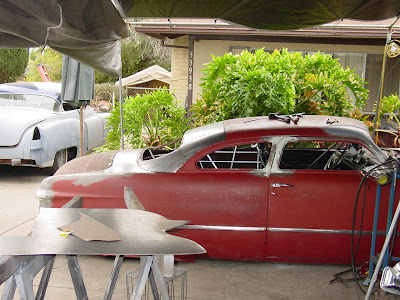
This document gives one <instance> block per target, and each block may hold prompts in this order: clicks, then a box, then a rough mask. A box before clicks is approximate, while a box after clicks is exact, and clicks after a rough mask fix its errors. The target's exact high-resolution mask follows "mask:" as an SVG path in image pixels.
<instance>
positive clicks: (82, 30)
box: [0, 0, 400, 76]
mask: <svg viewBox="0 0 400 300" xmlns="http://www.w3.org/2000/svg"><path fill="white" fill-rule="evenodd" d="M399 13H400V1H398V0H279V1H278V0H264V1H261V0H253V1H248V0H165V1H158V0H141V1H137V0H120V1H118V0H4V1H0V48H26V47H38V46H44V45H46V46H49V47H51V48H53V49H54V50H57V51H59V52H60V53H63V54H65V55H68V56H70V57H72V58H73V59H76V60H78V61H80V62H83V63H85V64H87V65H89V66H92V67H94V68H96V69H98V70H100V71H102V72H104V73H106V74H109V75H111V76H119V75H120V74H121V60H120V51H121V49H120V44H119V40H120V39H122V38H125V37H127V36H129V34H130V30H129V28H128V27H127V26H126V24H125V23H124V20H123V18H122V17H125V16H126V17H138V18H140V17H165V18H173V17H188V18H218V19H223V20H227V21H230V22H234V23H238V24H241V25H245V26H249V27H253V28H259V29H270V30H289V29H298V28H304V27H310V26H315V25H319V24H323V23H328V22H332V21H335V20H341V19H344V18H347V19H359V20H379V19H386V18H390V17H394V16H396V15H398V14H399Z"/></svg>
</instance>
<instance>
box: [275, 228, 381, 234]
mask: <svg viewBox="0 0 400 300" xmlns="http://www.w3.org/2000/svg"><path fill="white" fill-rule="evenodd" d="M267 230H268V231H271V232H297V233H329V234H351V230H337V229H336V230H332V229H309V228H277V227H269V228H268V229H267ZM359 233H360V231H359V230H355V231H354V234H359ZM362 234H363V235H372V232H371V231H363V232H362ZM377 235H386V232H385V231H378V232H377Z"/></svg>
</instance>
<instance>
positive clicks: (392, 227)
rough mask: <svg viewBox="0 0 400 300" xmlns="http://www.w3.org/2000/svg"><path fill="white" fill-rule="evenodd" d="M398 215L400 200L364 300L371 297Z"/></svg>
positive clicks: (399, 212)
mask: <svg viewBox="0 0 400 300" xmlns="http://www.w3.org/2000/svg"><path fill="white" fill-rule="evenodd" d="M399 215H400V200H399V203H398V204H397V208H396V212H395V213H394V217H393V220H392V224H390V228H389V231H388V233H387V235H386V239H385V243H384V244H383V247H382V250H381V254H380V255H379V259H378V262H377V263H376V266H375V271H374V275H373V276H372V279H371V282H370V283H369V287H368V291H367V294H366V295H365V300H368V299H369V298H370V297H371V295H372V290H373V289H374V285H375V282H376V279H377V278H378V274H379V272H380V269H381V266H382V262H383V259H384V257H385V253H386V250H387V248H388V246H389V242H390V239H391V238H392V235H393V232H394V229H395V227H396V226H397V220H398V219H399Z"/></svg>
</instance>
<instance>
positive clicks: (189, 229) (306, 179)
mask: <svg viewBox="0 0 400 300" xmlns="http://www.w3.org/2000/svg"><path fill="white" fill-rule="evenodd" d="M389 162H390V158H389V157H388V156H387V155H386V154H385V153H384V152H383V151H382V150H381V149H380V148H378V147H377V146H376V144H375V143H374V142H373V140H372V139H371V137H370V135H369V132H368V129H367V127H366V126H365V125H364V123H362V122H359V121H357V120H354V119H348V118H342V117H330V116H302V117H300V118H299V119H296V120H294V119H293V118H292V119H288V118H286V119H283V118H269V117H251V118H243V119H233V120H227V121H223V122H218V123H214V124H210V125H206V126H203V127H199V128H195V129H192V130H189V131H188V132H186V134H185V135H184V137H183V139H182V145H181V146H180V147H179V148H178V149H177V150H174V151H166V150H160V149H153V150H152V149H135V150H123V151H114V152H106V153H101V154H94V155H89V156H85V157H81V158H78V159H75V160H73V161H71V162H69V163H67V164H66V165H65V166H63V167H62V168H61V169H60V170H59V171H58V172H57V173H56V174H55V175H54V176H52V177H49V178H46V179H45V180H44V181H43V182H42V184H41V188H40V190H39V191H38V192H37V198H38V199H39V200H40V203H41V206H43V207H61V206H62V205H63V204H65V203H66V202H67V201H68V200H70V199H71V198H72V197H74V196H77V195H80V196H82V197H83V207H85V208H124V207H126V205H125V201H124V187H126V186H129V187H131V188H132V189H133V191H134V193H135V194H136V196H137V197H138V199H139V200H140V202H141V203H142V204H143V206H144V208H145V209H146V210H148V211H151V212H155V213H158V214H160V215H163V216H165V217H167V218H170V219H180V220H190V221H191V222H190V223H189V225H186V226H185V228H182V229H177V230H176V231H175V233H174V234H177V235H180V236H183V237H187V238H189V239H192V240H194V241H196V242H198V243H199V244H200V245H202V246H203V247H204V248H205V249H206V250H207V254H206V255H207V256H208V257H212V258H220V259H234V260H255V261H263V260H266V261H286V262H291V261H293V262H318V263H348V262H349V261H350V257H351V251H350V248H351V240H352V231H355V234H356V236H354V241H353V244H354V245H353V247H354V249H356V248H357V246H358V243H359V250H358V251H357V257H356V260H357V261H364V260H367V259H368V258H369V251H370V243H371V231H372V224H373V210H374V207H375V198H376V187H377V183H376V180H375V178H374V176H375V175H374V174H381V175H382V174H385V172H386V170H388V168H390V167H392V164H391V163H389ZM379 165H382V166H379ZM379 170H380V171H379ZM376 172H377V173H376ZM365 173H368V174H371V175H373V176H370V177H368V179H367V180H362V179H363V175H362V174H365ZM375 177H379V176H377V175H376V176H375ZM360 183H362V185H361V187H360V193H358V189H359V186H360ZM389 187H390V185H387V186H384V187H383V188H382V199H381V213H380V218H379V226H378V233H379V235H378V237H379V238H378V246H379V245H382V241H383V239H384V232H385V230H386V215H385V214H387V202H388V198H389V196H388V195H389ZM364 191H365V192H364ZM358 194H359V197H358V198H357V195H358ZM356 199H358V201H357V203H358V205H357V208H356V217H355V221H353V216H354V211H355V203H356ZM396 199H397V198H396ZM360 226H362V228H361V227H360ZM352 229H354V230H352ZM360 229H361V230H362V235H360V241H359V239H358V234H357V231H359V230H360ZM395 250H396V249H395Z"/></svg>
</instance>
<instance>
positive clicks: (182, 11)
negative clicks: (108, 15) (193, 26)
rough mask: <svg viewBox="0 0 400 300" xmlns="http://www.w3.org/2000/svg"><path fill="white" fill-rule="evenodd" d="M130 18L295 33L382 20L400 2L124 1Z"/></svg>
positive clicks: (398, 10) (392, 13)
mask: <svg viewBox="0 0 400 300" xmlns="http://www.w3.org/2000/svg"><path fill="white" fill-rule="evenodd" d="M120 2H121V5H122V7H123V9H124V11H125V15H126V16H127V17H165V18H169V17H170V18H172V17H191V18H194V17H195V18H218V19H223V20H227V21H230V22H234V23H238V24H241V25H245V26H248V27H253V28H259V29H270V30H291V29H299V28H305V27H311V26H315V25H320V24H324V23H328V22H332V21H335V20H341V19H358V20H380V19H387V18H390V17H394V16H396V15H398V14H399V13H400V1H398V0H263V1H261V0H252V1H248V0H165V1H157V0H142V1H135V0H121V1H120Z"/></svg>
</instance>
